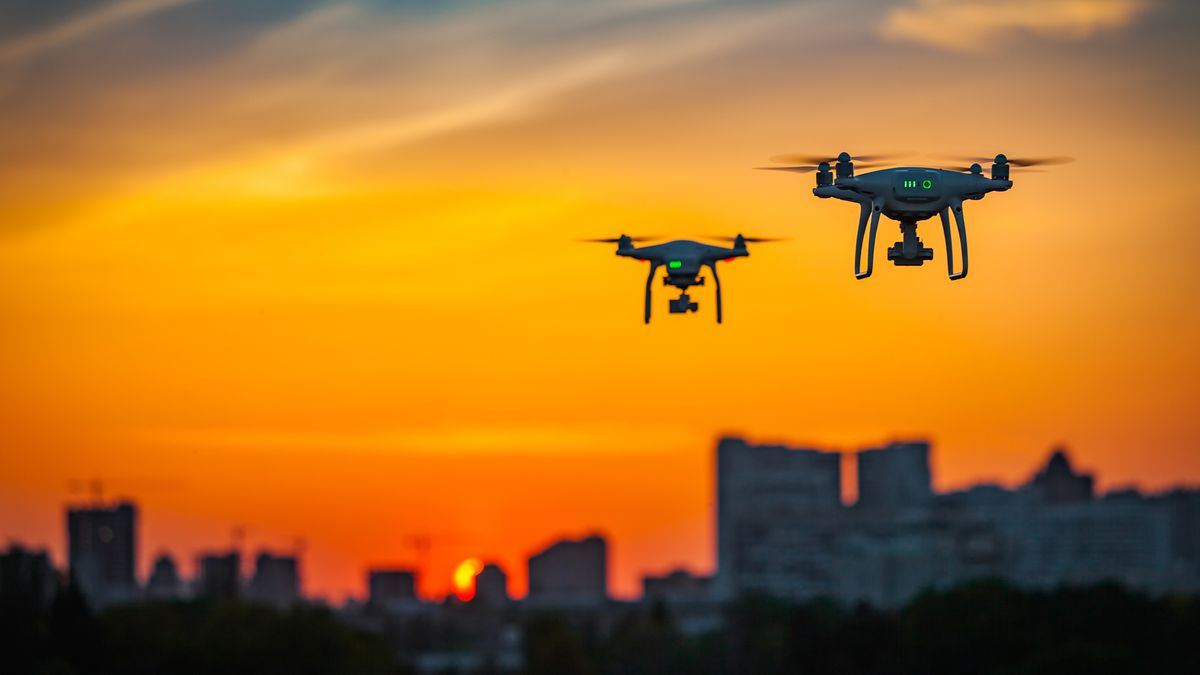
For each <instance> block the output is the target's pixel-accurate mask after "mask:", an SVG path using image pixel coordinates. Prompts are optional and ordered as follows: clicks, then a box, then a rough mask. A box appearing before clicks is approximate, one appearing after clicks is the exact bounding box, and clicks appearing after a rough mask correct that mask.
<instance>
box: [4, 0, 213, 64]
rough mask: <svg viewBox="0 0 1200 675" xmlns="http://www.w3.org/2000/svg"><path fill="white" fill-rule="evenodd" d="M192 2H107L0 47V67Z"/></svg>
mask: <svg viewBox="0 0 1200 675" xmlns="http://www.w3.org/2000/svg"><path fill="white" fill-rule="evenodd" d="M195 1H196V0H121V1H119V2H113V3H109V4H106V5H103V6H101V7H98V8H96V9H93V10H91V11H89V12H85V13H83V14H80V15H78V16H74V17H71V18H69V19H67V20H65V21H63V22H61V23H58V24H56V25H53V26H51V27H49V28H46V29H43V30H41V31H39V32H36V33H32V34H30V35H26V36H24V37H22V38H18V39H16V40H14V41H12V42H10V43H8V44H6V45H0V64H2V63H12V62H16V61H20V60H22V59H26V58H29V57H31V56H35V55H37V54H40V53H42V52H45V51H48V50H51V49H54V48H55V47H61V46H63V45H66V44H70V43H72V42H75V41H77V40H81V39H83V38H86V37H88V36H89V35H93V34H95V33H99V32H100V31H103V30H106V29H109V28H112V27H114V26H117V25H120V24H123V23H127V22H131V21H136V20H138V19H140V18H142V17H144V16H146V15H148V14H153V13H154V12H159V11H162V10H165V9H171V8H173V7H179V6H181V5H186V4H189V3H192V2H195Z"/></svg>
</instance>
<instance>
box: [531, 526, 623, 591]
mask: <svg viewBox="0 0 1200 675" xmlns="http://www.w3.org/2000/svg"><path fill="white" fill-rule="evenodd" d="M526 599H527V600H528V601H529V602H530V603H532V604H537V605H545V606H587V605H598V604H602V603H603V602H604V601H605V600H607V599H608V542H606V541H605V540H604V538H603V537H601V536H600V535H596V534H593V535H590V536H588V537H585V538H583V539H578V540H574V539H563V540H560V541H556V542H554V543H553V544H551V545H550V546H549V547H548V548H546V549H545V550H544V551H541V552H540V553H537V554H535V555H533V556H531V557H530V558H529V594H528V596H527V598H526Z"/></svg>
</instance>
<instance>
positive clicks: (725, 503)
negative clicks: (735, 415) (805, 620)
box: [715, 438, 842, 598]
mask: <svg viewBox="0 0 1200 675" xmlns="http://www.w3.org/2000/svg"><path fill="white" fill-rule="evenodd" d="M841 504H842V502H841V455H840V454H838V453H835V452H821V451H818V450H809V449H801V448H790V447H787V446H783V445H751V444H749V443H747V442H746V441H744V440H742V439H740V438H723V439H721V440H720V442H719V443H718V444H717V576H716V583H715V590H716V593H717V596H718V597H721V598H729V597H732V596H734V595H736V594H738V593H740V592H743V591H748V590H758V591H764V592H767V593H771V594H774V595H779V596H783V597H806V596H808V595H812V594H815V593H818V592H821V591H823V590H825V589H827V588H829V587H830V586H831V582H830V580H829V577H830V575H831V574H832V573H833V572H832V567H833V566H834V560H833V552H832V550H831V547H830V546H829V545H828V541H827V539H828V538H827V537H825V536H824V530H825V529H827V528H829V526H830V524H829V516H830V515H831V514H837V513H838V511H839V510H840V509H841Z"/></svg>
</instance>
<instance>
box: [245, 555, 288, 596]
mask: <svg viewBox="0 0 1200 675" xmlns="http://www.w3.org/2000/svg"><path fill="white" fill-rule="evenodd" d="M249 595H250V598H251V599H252V600H255V601H256V602H263V603H266V604H268V605H272V606H274V607H277V608H281V609H282V608H285V607H290V606H292V605H294V604H296V601H297V600H299V599H300V572H299V566H298V565H297V562H296V558H295V557H294V556H282V555H274V554H272V553H269V552H267V551H262V552H260V553H259V554H258V557H257V558H255V560H254V576H253V577H252V578H251V579H250V593H249Z"/></svg>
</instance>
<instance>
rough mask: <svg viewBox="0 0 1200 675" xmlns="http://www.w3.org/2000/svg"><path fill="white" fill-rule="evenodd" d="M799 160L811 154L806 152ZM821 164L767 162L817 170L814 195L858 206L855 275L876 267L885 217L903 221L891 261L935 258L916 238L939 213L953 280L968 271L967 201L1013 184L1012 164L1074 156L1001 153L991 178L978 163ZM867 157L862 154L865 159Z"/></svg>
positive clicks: (846, 159)
mask: <svg viewBox="0 0 1200 675" xmlns="http://www.w3.org/2000/svg"><path fill="white" fill-rule="evenodd" d="M799 159H809V158H806V157H801V158H799ZM813 159H814V161H819V163H818V164H817V165H816V166H785V167H765V168H769V169H773V170H777V171H794V172H802V173H806V172H809V171H816V178H817V186H816V187H815V188H813V194H814V195H816V196H817V197H820V198H822V199H827V198H830V197H832V198H834V199H841V200H843V201H848V202H854V203H856V204H858V205H859V217H858V234H857V238H856V243H855V252H854V276H855V277H856V278H858V279H865V278H867V277H869V276H871V272H872V270H873V269H874V258H875V255H874V254H875V236H876V233H877V231H878V229H879V218H880V216H886V217H887V218H890V219H892V220H895V221H898V222H899V223H900V232H901V235H902V240H901V241H898V242H896V243H895V244H894V245H893V246H891V247H890V248H888V260H890V261H892V262H893V263H894V264H896V265H898V266H920V265H922V264H924V262H925V261H926V260H933V249H931V248H926V247H925V246H924V245H923V244H922V242H921V240H920V239H919V238H918V237H917V223H919V222H920V221H922V220H926V219H929V218H932V217H933V216H939V217H940V218H941V221H942V234H943V236H944V237H945V240H946V271H947V273H948V274H949V275H950V279H951V280H955V279H962V278H963V277H965V276H967V228H966V222H965V220H964V218H963V209H962V206H963V202H964V201H966V200H970V199H983V197H984V195H986V194H987V193H989V192H1003V191H1005V190H1008V189H1009V188H1011V187H1012V186H1013V183H1012V181H1011V180H1009V169H1010V166H1009V165H1010V163H1011V164H1012V165H1013V166H1019V167H1025V166H1035V165H1037V164H1054V163H1060V162H1063V161H1069V160H1068V159H1067V158H1048V159H1044V160H1009V159H1008V158H1007V157H1005V156H1004V155H996V157H995V158H994V159H993V163H992V171H991V177H990V178H989V177H987V176H984V175H983V168H982V167H981V166H980V165H979V164H977V163H976V164H972V165H971V166H970V167H967V168H962V169H959V168H955V169H941V168H926V167H915V166H906V167H896V168H890V169H882V170H879V171H871V172H869V173H865V174H862V175H861V176H856V175H854V158H852V157H851V156H850V155H849V154H848V153H845V152H843V153H841V154H840V155H838V157H837V158H836V160H834V161H835V164H834V166H833V167H831V166H830V162H829V161H828V160H824V159H820V158H813ZM860 159H862V158H860ZM951 214H953V217H954V222H955V224H956V225H957V229H958V240H959V244H960V246H961V252H962V253H961V255H962V266H961V267H960V268H959V269H958V270H957V271H956V270H955V268H954V244H953V237H952V234H951V231H950V217H951ZM864 238H865V239H866V241H867V254H866V265H865V268H864V265H863V240H864Z"/></svg>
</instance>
